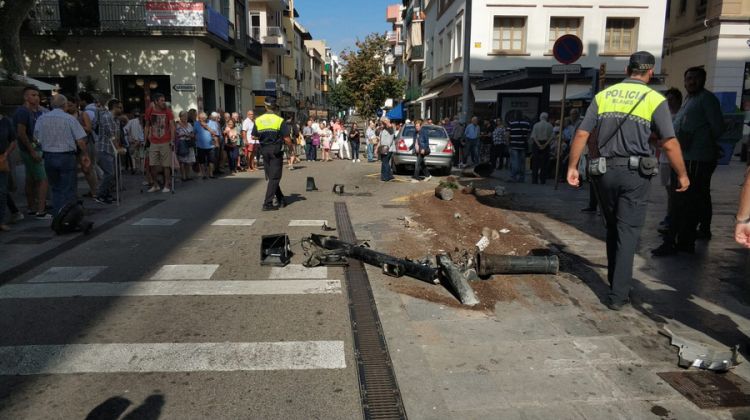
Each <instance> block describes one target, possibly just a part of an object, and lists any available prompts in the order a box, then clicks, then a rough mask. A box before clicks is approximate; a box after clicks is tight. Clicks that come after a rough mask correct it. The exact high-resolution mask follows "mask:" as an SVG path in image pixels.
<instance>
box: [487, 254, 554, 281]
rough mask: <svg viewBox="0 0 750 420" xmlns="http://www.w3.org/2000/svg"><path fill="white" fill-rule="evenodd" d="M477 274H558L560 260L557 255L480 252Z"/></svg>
mask: <svg viewBox="0 0 750 420" xmlns="http://www.w3.org/2000/svg"><path fill="white" fill-rule="evenodd" d="M475 259H476V264H477V274H479V275H480V276H491V275H493V274H557V271H558V270H559V268H560V260H559V259H558V258H557V255H551V256H548V257H540V256H527V257H519V256H511V255H489V254H485V253H483V252H480V253H478V254H477V255H476V258H475Z"/></svg>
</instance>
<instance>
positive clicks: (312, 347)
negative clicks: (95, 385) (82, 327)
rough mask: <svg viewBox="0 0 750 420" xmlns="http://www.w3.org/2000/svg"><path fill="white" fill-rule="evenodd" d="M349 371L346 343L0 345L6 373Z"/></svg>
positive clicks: (1, 368) (2, 371)
mask: <svg viewBox="0 0 750 420" xmlns="http://www.w3.org/2000/svg"><path fill="white" fill-rule="evenodd" d="M344 368H346V360H345V358H344V342H343V341H288V342H258V343H142V344H141V343H137V344H136V343H134V344H127V343H126V344H121V343H115V344H69V345H47V346H44V345H37V346H12V347H0V375H44V374H70V373H115V372H139V373H140V372H199V371H253V370H302V369H344Z"/></svg>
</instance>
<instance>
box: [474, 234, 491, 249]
mask: <svg viewBox="0 0 750 420" xmlns="http://www.w3.org/2000/svg"><path fill="white" fill-rule="evenodd" d="M489 245H490V240H489V239H488V238H487V237H486V236H482V237H481V238H480V239H479V242H477V249H478V250H479V252H482V251H484V250H485V249H486V248H487V247H488V246H489Z"/></svg>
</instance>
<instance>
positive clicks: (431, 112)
mask: <svg viewBox="0 0 750 420" xmlns="http://www.w3.org/2000/svg"><path fill="white" fill-rule="evenodd" d="M404 4H405V5H408V8H409V9H411V10H412V11H413V13H412V14H411V16H412V21H411V24H409V23H407V22H406V20H405V22H404V25H405V27H406V28H407V29H406V30H405V33H406V34H407V36H409V37H411V42H410V41H409V40H407V44H406V50H407V52H406V54H407V55H410V54H415V52H414V47H415V46H416V45H419V44H418V42H416V41H417V40H418V38H420V37H421V38H422V40H423V41H424V43H423V46H424V63H423V68H422V72H421V75H420V74H416V72H415V70H416V69H418V68H419V67H418V66H412V67H410V74H409V81H410V85H411V86H415V85H419V86H421V89H422V92H421V96H420V97H419V98H417V99H416V100H414V102H417V103H418V104H419V107H418V108H417V109H419V114H420V115H422V116H424V117H430V118H433V119H436V118H443V117H452V116H454V115H456V114H457V113H458V111H459V110H460V109H461V107H460V105H461V98H462V86H461V79H462V73H463V61H464V60H463V55H464V28H465V25H466V22H465V14H466V13H465V12H466V10H465V6H466V2H465V1H463V0H409V1H406V0H405V1H404ZM472 4H473V7H472V10H471V15H472V19H471V32H470V39H469V40H468V41H469V42H470V47H471V52H470V57H469V59H470V64H469V65H470V73H471V81H472V95H471V96H472V98H471V99H472V103H471V104H470V106H473V113H474V114H476V115H479V116H481V117H484V118H491V117H499V116H502V117H504V116H505V113H506V112H507V111H508V110H509V109H510V108H511V107H513V108H514V109H521V108H522V109H523V111H524V113H525V114H526V115H527V116H528V117H529V118H536V117H537V115H538V113H539V112H541V111H542V110H549V111H551V112H552V113H553V116H554V113H555V112H556V111H557V107H556V105H558V104H559V103H560V101H561V99H562V83H561V80H562V76H561V75H554V74H551V71H550V67H551V66H552V65H553V64H557V62H556V61H555V60H554V58H553V56H552V46H553V44H554V42H555V40H556V39H557V38H558V37H559V36H561V35H564V34H575V35H577V36H578V37H579V38H581V39H582V41H583V47H584V48H583V56H582V57H581V59H579V60H578V61H577V63H578V64H580V65H581V67H582V69H583V70H582V72H581V73H580V74H578V75H570V76H569V79H570V84H569V86H568V92H567V95H566V96H567V98H568V99H569V100H570V98H571V97H573V98H580V100H579V101H578V102H577V103H574V104H573V105H579V106H580V105H583V100H585V99H586V98H590V96H591V90H592V86H593V83H594V80H595V79H598V74H599V69H600V68H601V67H602V66H606V69H607V70H606V77H607V80H608V81H609V82H610V83H614V82H615V81H617V80H619V79H621V78H623V77H624V76H625V67H626V64H627V60H628V57H629V55H630V54H631V53H632V52H634V51H638V50H646V51H650V52H652V53H653V54H654V55H655V56H656V57H657V65H656V72H657V73H658V72H659V71H660V69H661V60H660V58H659V57H660V53H661V51H662V45H663V34H664V25H665V16H666V6H667V2H666V0H658V1H654V0H629V1H627V2H622V1H617V0H598V1H595V0H544V1H534V0H518V1H514V2H512V3H505V2H498V1H493V0H474V1H473V2H472ZM417 10H418V11H419V13H416V11H417ZM407 14H408V13H407ZM415 18H423V21H421V22H420V21H419V20H417V19H415ZM415 25H424V27H423V32H422V33H420V31H419V29H420V28H419V27H416V28H415V27H414V26H415ZM410 26H411V28H410ZM410 49H411V52H410V51H409V50H410ZM416 54H417V56H418V54H419V49H417V52H416ZM407 61H408V60H407ZM412 61H413V60H412ZM414 108H415V107H412V108H411V109H414ZM558 112H559V111H558Z"/></svg>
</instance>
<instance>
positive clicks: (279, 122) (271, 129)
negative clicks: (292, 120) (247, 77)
mask: <svg viewBox="0 0 750 420" xmlns="http://www.w3.org/2000/svg"><path fill="white" fill-rule="evenodd" d="M275 110H276V107H275V104H274V105H269V104H266V113H265V114H263V115H261V116H260V117H258V118H256V119H255V126H254V127H253V133H252V136H253V137H256V138H258V139H259V141H260V153H261V156H263V170H264V171H265V175H266V179H267V180H268V186H267V187H266V196H265V199H264V200H263V208H262V210H264V211H267V210H278V209H279V207H286V200H285V199H284V194H283V193H282V192H281V186H280V185H279V184H280V183H281V175H282V173H283V168H284V147H283V146H284V144H285V143H286V144H291V139H290V137H289V135H290V132H291V130H290V127H289V124H287V123H285V122H284V119H283V118H281V117H280V116H278V115H276V114H274V113H273V111H275ZM274 198H275V199H276V204H275V205H274V202H273V200H274Z"/></svg>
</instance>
